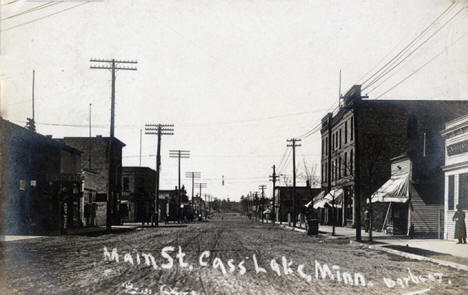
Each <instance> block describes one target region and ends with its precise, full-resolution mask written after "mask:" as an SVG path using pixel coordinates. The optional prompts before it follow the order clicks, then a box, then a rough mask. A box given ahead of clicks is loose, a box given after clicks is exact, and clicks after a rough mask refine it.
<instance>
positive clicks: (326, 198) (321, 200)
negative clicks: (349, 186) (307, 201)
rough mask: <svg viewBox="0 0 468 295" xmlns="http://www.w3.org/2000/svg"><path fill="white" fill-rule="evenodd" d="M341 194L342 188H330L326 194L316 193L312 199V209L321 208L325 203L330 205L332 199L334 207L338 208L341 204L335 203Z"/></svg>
mask: <svg viewBox="0 0 468 295" xmlns="http://www.w3.org/2000/svg"><path fill="white" fill-rule="evenodd" d="M342 196H343V189H341V188H340V189H336V190H331V191H330V192H329V193H328V194H326V195H324V194H321V195H318V196H317V198H316V199H315V200H314V209H318V208H323V207H325V205H326V204H329V205H330V206H331V204H332V201H333V200H335V207H338V208H340V207H341V204H337V201H338V200H339V199H340V197H341V198H342Z"/></svg>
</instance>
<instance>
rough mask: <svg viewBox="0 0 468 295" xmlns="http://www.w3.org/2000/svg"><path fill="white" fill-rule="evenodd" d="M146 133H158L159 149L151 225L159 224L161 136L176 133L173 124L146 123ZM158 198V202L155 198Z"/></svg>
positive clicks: (157, 152)
mask: <svg viewBox="0 0 468 295" xmlns="http://www.w3.org/2000/svg"><path fill="white" fill-rule="evenodd" d="M145 134H149V135H157V136H158V143H157V151H156V182H155V196H154V197H153V199H152V204H151V207H153V208H152V211H153V212H151V214H152V222H151V225H152V226H153V225H155V226H156V227H157V226H159V176H160V174H161V136H162V135H174V125H173V124H146V125H145ZM154 199H156V202H155V200H154Z"/></svg>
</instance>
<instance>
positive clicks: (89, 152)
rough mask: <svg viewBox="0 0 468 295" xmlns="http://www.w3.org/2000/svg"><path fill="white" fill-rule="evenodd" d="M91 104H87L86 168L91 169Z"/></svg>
mask: <svg viewBox="0 0 468 295" xmlns="http://www.w3.org/2000/svg"><path fill="white" fill-rule="evenodd" d="M92 106H93V105H92V104H89V140H88V168H89V169H91V153H92V143H91V140H92V137H91V108H92Z"/></svg>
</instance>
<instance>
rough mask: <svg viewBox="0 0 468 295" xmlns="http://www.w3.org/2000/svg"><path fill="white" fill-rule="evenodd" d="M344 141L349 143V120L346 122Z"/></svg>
mask: <svg viewBox="0 0 468 295" xmlns="http://www.w3.org/2000/svg"><path fill="white" fill-rule="evenodd" d="M344 143H345V144H347V143H348V121H346V122H345V123H344Z"/></svg>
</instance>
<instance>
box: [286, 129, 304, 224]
mask: <svg viewBox="0 0 468 295" xmlns="http://www.w3.org/2000/svg"><path fill="white" fill-rule="evenodd" d="M286 141H287V142H291V144H288V145H287V146H288V147H292V148H293V193H292V204H293V227H296V218H297V215H296V147H299V146H301V144H298V143H297V142H300V141H301V140H300V139H297V138H291V139H288V140H286Z"/></svg>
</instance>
